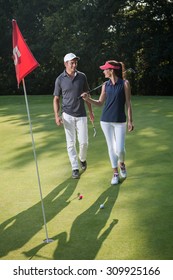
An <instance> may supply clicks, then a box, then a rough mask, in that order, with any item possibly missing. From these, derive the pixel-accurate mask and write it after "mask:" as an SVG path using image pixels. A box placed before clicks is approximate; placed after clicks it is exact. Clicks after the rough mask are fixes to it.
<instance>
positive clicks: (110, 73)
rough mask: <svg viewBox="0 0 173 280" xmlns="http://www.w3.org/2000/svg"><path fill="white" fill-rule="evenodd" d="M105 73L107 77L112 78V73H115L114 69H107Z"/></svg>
mask: <svg viewBox="0 0 173 280" xmlns="http://www.w3.org/2000/svg"><path fill="white" fill-rule="evenodd" d="M103 73H104V75H105V78H111V77H112V74H113V71H112V69H106V70H104V71H103Z"/></svg>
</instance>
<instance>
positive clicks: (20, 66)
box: [12, 19, 39, 86]
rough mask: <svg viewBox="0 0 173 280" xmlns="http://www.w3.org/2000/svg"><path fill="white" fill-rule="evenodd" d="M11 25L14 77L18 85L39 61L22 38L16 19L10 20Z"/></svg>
mask: <svg viewBox="0 0 173 280" xmlns="http://www.w3.org/2000/svg"><path fill="white" fill-rule="evenodd" d="M12 25H13V59H14V65H15V69H16V78H17V82H18V86H19V84H20V82H21V80H22V79H24V78H25V77H26V76H27V75H28V74H29V73H30V72H32V71H33V70H34V69H35V68H36V67H38V66H39V63H38V62H37V60H36V59H35V58H34V56H33V54H32V53H31V51H30V49H29V47H28V45H27V44H26V42H25V39H24V38H23V36H22V34H21V32H20V29H19V27H18V25H17V22H16V20H14V19H13V20H12Z"/></svg>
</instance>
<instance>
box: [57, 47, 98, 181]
mask: <svg viewBox="0 0 173 280" xmlns="http://www.w3.org/2000/svg"><path fill="white" fill-rule="evenodd" d="M79 59H80V58H79V57H77V56H76V55H75V54H74V53H68V54H66V55H65V57H64V65H65V70H64V72H63V73H61V74H60V75H59V76H58V77H57V79H56V81H55V89H54V93H53V95H54V99H53V108H54V113H55V122H56V124H57V125H58V126H60V125H62V124H63V125H64V131H65V135H66V143H67V152H68V156H69V160H70V163H71V167H72V178H75V179H77V178H79V177H80V176H79V163H78V155H77V149H76V135H77V139H78V142H79V160H80V166H81V168H82V170H83V171H84V170H86V168H87V161H86V157H87V149H88V125H87V115H86V109H85V104H84V102H85V101H84V100H83V99H82V98H80V95H81V94H82V93H83V92H88V90H89V86H88V82H87V78H86V75H85V74H84V73H82V72H80V71H78V70H77V64H78V60H79ZM61 95H62V106H61V108H60V96H61ZM86 104H87V106H88V110H89V114H90V120H91V121H93V120H94V115H93V112H92V107H91V104H90V103H89V102H87V101H86ZM61 111H62V118H61V116H60V115H61Z"/></svg>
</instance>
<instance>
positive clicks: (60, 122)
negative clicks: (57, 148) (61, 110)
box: [55, 116, 63, 126]
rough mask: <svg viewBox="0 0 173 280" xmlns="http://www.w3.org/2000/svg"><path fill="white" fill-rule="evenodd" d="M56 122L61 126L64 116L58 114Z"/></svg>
mask: <svg viewBox="0 0 173 280" xmlns="http://www.w3.org/2000/svg"><path fill="white" fill-rule="evenodd" d="M55 122H56V124H57V125H58V126H61V125H62V124H63V120H62V118H61V117H59V116H56V117H55Z"/></svg>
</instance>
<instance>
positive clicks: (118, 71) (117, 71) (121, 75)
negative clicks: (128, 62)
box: [107, 60, 125, 79]
mask: <svg viewBox="0 0 173 280" xmlns="http://www.w3.org/2000/svg"><path fill="white" fill-rule="evenodd" d="M107 62H108V63H109V64H111V65H113V66H119V67H120V69H113V70H114V73H115V75H116V76H117V77H119V78H121V79H125V66H124V63H123V62H118V61H116V60H108V61H107Z"/></svg>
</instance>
